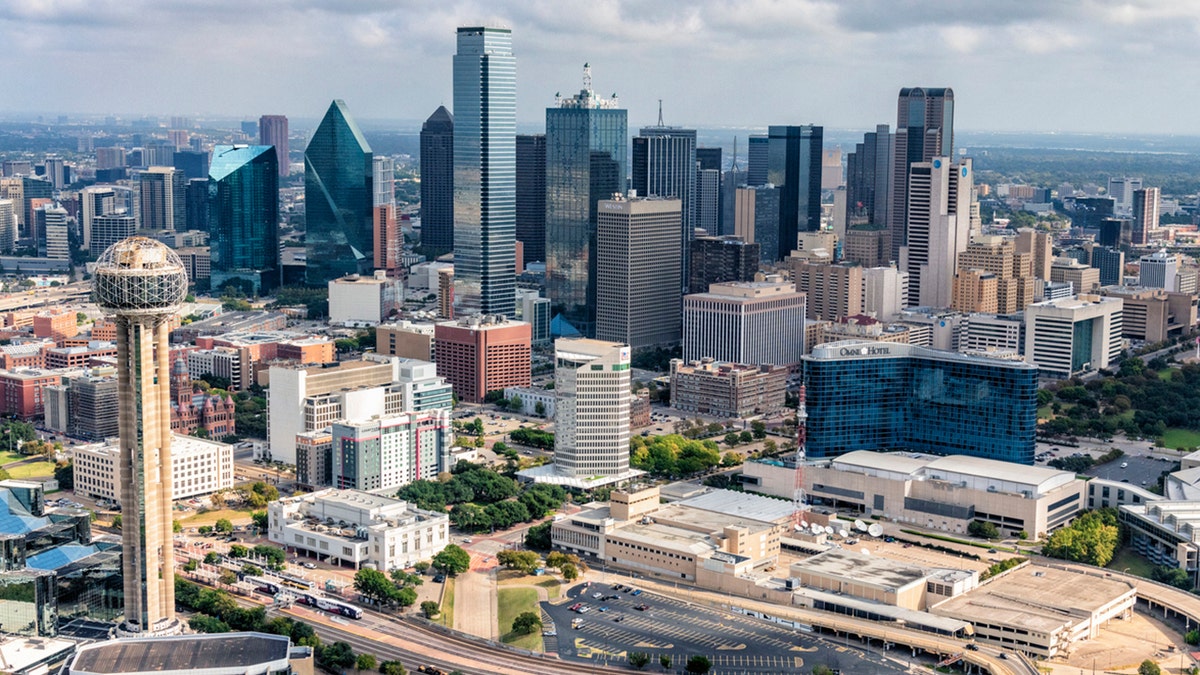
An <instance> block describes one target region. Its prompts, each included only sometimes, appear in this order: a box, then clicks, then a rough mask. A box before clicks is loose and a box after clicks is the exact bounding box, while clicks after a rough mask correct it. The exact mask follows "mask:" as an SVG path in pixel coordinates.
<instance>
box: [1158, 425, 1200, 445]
mask: <svg viewBox="0 0 1200 675" xmlns="http://www.w3.org/2000/svg"><path fill="white" fill-rule="evenodd" d="M1162 440H1163V443H1164V444H1165V445H1166V446H1167V447H1168V448H1191V447H1195V446H1200V431H1192V430H1191V429H1167V433H1165V434H1163V437H1162Z"/></svg>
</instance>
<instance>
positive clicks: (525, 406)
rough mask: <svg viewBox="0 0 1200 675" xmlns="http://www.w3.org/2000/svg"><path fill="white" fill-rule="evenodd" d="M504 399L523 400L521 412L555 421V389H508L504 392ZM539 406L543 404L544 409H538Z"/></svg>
mask: <svg viewBox="0 0 1200 675" xmlns="http://www.w3.org/2000/svg"><path fill="white" fill-rule="evenodd" d="M504 397H505V398H508V399H512V398H513V397H516V398H519V399H521V412H523V413H525V414H526V415H536V416H538V417H545V418H548V419H554V390H553V389H543V388H542V387H508V388H507V389H505V390H504ZM538 404H541V406H542V407H541V408H538ZM539 410H540V412H539Z"/></svg>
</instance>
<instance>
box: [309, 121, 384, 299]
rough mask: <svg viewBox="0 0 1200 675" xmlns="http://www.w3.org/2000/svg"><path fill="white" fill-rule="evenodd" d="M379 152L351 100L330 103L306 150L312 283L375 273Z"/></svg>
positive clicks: (316, 284) (316, 283) (317, 283)
mask: <svg viewBox="0 0 1200 675" xmlns="http://www.w3.org/2000/svg"><path fill="white" fill-rule="evenodd" d="M374 162H375V157H374V155H373V154H372V152H371V146H370V144H368V143H367V139H366V138H365V137H364V136H363V133H362V130H361V129H359V128H358V124H357V123H356V122H355V121H354V119H353V118H352V117H350V111H349V110H348V109H347V108H346V103H345V101H342V100H340V99H339V100H335V101H334V102H333V103H331V104H329V110H328V111H326V113H325V117H324V119H322V120H321V124H320V125H319V126H318V127H317V130H316V131H315V132H313V135H312V139H311V140H309V142H308V147H307V148H305V150H304V205H305V206H304V209H305V220H306V221H307V224H306V226H305V227H306V229H305V238H304V250H305V257H306V259H307V269H306V271H305V280H306V282H307V283H308V285H309V286H324V285H326V284H328V283H329V282H330V281H331V280H333V279H337V278H339V277H343V276H346V275H347V274H369V273H370V272H371V269H372V266H373V265H374V262H375V255H374V247H375V241H374V226H373V222H372V207H373V205H374V196H373V192H372V189H373V187H374V186H373V182H374V178H375V167H374Z"/></svg>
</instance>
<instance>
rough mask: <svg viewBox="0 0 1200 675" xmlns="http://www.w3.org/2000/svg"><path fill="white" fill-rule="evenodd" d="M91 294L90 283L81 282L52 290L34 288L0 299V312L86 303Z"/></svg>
mask: <svg viewBox="0 0 1200 675" xmlns="http://www.w3.org/2000/svg"><path fill="white" fill-rule="evenodd" d="M91 292H92V283H91V282H90V281H81V282H76V283H73V284H67V285H65V286H55V287H53V288H36V289H30V290H28V291H21V292H17V293H9V294H7V295H5V296H4V297H3V298H0V312H12V311H16V310H20V309H32V308H34V307H44V306H47V305H58V304H66V303H70V302H87V300H88V294H90V293H91Z"/></svg>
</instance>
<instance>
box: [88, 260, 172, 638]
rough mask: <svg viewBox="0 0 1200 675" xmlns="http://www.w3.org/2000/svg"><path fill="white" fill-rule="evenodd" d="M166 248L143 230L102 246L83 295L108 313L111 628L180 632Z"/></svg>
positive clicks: (122, 631)
mask: <svg viewBox="0 0 1200 675" xmlns="http://www.w3.org/2000/svg"><path fill="white" fill-rule="evenodd" d="M187 286H188V279H187V272H186V271H185V270H184V267H183V262H182V261H181V260H180V259H179V256H178V255H176V254H175V252H174V251H172V250H171V249H169V248H167V247H166V246H165V245H163V244H161V243H159V242H157V241H155V240H153V239H148V238H146V237H131V238H129V239H124V240H122V241H119V242H117V243H115V244H113V245H112V246H110V247H109V248H108V250H106V251H105V252H104V253H103V254H101V256H100V258H99V259H98V260H97V261H96V273H95V281H94V287H93V290H92V299H93V300H94V301H95V303H96V304H97V305H99V306H100V308H101V309H103V310H105V311H106V312H111V313H112V314H113V315H115V319H116V324H117V369H118V371H119V374H120V410H119V428H120V432H121V434H120V435H121V446H120V448H121V450H120V455H119V457H118V460H117V473H118V478H119V481H120V486H119V487H118V489H119V490H120V498H121V521H122V522H121V548H122V553H123V560H122V563H121V571H122V573H123V576H124V582H125V621H124V623H122V624H121V625H120V626H119V627H118V628H117V629H116V633H117V635H118V636H124V637H132V636H150V635H169V634H174V633H179V632H182V625H181V624H180V622H179V621H178V620H177V619H176V618H175V574H174V572H175V558H174V555H173V552H172V548H171V547H172V533H171V400H170V393H171V392H170V387H171V369H170V365H169V363H168V358H167V357H168V351H169V349H170V347H169V343H168V335H169V333H170V320H171V318H172V317H173V316H174V315H175V314H176V313H177V312H178V310H179V306H180V304H181V303H182V302H183V299H184V297H185V296H186V295H187Z"/></svg>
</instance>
